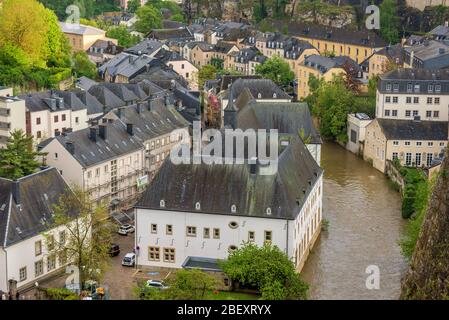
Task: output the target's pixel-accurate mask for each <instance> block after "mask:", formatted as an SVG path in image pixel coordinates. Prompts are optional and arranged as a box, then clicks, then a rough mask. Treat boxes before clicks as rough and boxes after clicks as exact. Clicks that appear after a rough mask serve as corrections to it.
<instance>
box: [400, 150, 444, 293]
mask: <svg viewBox="0 0 449 320" xmlns="http://www.w3.org/2000/svg"><path fill="white" fill-rule="evenodd" d="M401 299H449V152H447V151H446V158H445V160H444V162H443V164H442V166H441V170H440V173H439V178H438V180H437V182H436V184H435V188H434V192H433V194H432V197H431V200H430V203H429V206H428V209H427V213H426V217H425V219H424V222H423V225H422V229H421V233H420V236H419V239H418V242H417V244H416V248H415V252H414V254H413V257H412V259H411V263H410V269H409V271H408V272H407V274H406V275H405V277H404V279H403V282H402V294H401Z"/></svg>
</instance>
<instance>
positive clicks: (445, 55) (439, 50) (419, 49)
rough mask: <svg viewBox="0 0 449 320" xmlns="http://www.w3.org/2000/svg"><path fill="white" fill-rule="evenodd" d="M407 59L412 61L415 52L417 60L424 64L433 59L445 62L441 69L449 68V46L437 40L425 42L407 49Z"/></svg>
mask: <svg viewBox="0 0 449 320" xmlns="http://www.w3.org/2000/svg"><path fill="white" fill-rule="evenodd" d="M404 51H405V59H406V60H408V61H410V55H411V52H412V51H413V55H414V58H415V59H419V60H421V61H422V62H424V63H425V62H426V61H428V60H433V59H442V60H444V61H443V62H442V63H441V64H439V66H440V67H441V68H443V67H447V66H449V45H448V44H446V43H444V42H441V41H435V40H430V41H429V40H425V41H424V42H423V43H422V44H416V45H414V46H411V47H405V48H404Z"/></svg>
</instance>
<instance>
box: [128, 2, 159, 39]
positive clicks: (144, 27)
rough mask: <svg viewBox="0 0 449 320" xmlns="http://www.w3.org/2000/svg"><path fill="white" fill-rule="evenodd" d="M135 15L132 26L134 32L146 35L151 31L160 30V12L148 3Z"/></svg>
mask: <svg viewBox="0 0 449 320" xmlns="http://www.w3.org/2000/svg"><path fill="white" fill-rule="evenodd" d="M136 15H137V21H136V23H135V24H134V28H135V29H136V31H138V32H141V33H144V34H147V33H149V32H150V31H151V30H153V29H160V28H162V14H161V12H160V11H159V10H158V9H156V8H155V7H153V6H152V5H151V4H149V3H147V4H146V5H144V6H143V7H140V8H139V9H138V10H137V12H136Z"/></svg>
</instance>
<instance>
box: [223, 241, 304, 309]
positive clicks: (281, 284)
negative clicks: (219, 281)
mask: <svg viewBox="0 0 449 320" xmlns="http://www.w3.org/2000/svg"><path fill="white" fill-rule="evenodd" d="M222 268H223V271H224V273H225V274H227V275H228V276H229V278H230V279H232V280H233V281H238V282H240V283H242V284H244V285H250V286H253V287H256V288H257V289H258V290H259V291H260V292H261V294H262V298H263V299H278V300H284V299H292V300H298V299H300V300H302V299H307V290H308V286H307V284H306V283H305V282H303V280H302V279H301V277H300V276H299V274H297V273H296V271H295V266H294V265H293V262H292V261H291V260H290V259H289V258H288V256H287V255H286V254H285V253H284V252H282V251H281V250H279V248H278V247H276V246H273V245H271V244H265V245H264V246H262V247H258V246H256V245H255V244H253V243H246V244H245V245H244V246H243V247H241V248H239V249H238V250H235V251H233V252H232V253H231V254H230V255H229V257H228V259H227V260H226V261H224V262H223V263H222Z"/></svg>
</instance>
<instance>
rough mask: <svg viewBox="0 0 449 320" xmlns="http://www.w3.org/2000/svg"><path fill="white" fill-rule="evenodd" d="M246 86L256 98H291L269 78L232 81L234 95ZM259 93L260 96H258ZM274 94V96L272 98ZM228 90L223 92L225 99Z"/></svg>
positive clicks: (236, 95)
mask: <svg viewBox="0 0 449 320" xmlns="http://www.w3.org/2000/svg"><path fill="white" fill-rule="evenodd" d="M245 88H248V89H249V90H250V92H251V94H252V95H253V97H254V98H256V99H291V98H292V97H290V96H289V95H288V94H287V93H285V92H284V91H283V90H282V89H281V88H279V87H278V86H277V85H276V84H275V83H274V82H273V81H272V80H270V79H244V78H240V79H237V80H236V81H234V82H233V83H232V92H233V95H234V97H235V98H236V97H238V96H239V95H240V94H241V93H242V92H243V89H245ZM259 94H261V97H259ZM274 94H276V98H274ZM228 95H229V92H228V91H226V92H224V94H223V98H224V99H227V98H228Z"/></svg>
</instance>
